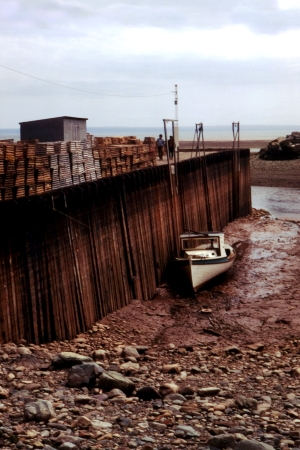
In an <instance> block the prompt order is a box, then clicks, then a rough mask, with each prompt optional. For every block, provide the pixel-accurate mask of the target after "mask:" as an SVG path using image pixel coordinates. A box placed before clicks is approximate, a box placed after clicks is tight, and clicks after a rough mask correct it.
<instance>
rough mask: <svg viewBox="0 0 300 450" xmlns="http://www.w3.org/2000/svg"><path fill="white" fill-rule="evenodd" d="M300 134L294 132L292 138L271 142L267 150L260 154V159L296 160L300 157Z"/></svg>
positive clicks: (280, 138)
mask: <svg viewBox="0 0 300 450" xmlns="http://www.w3.org/2000/svg"><path fill="white" fill-rule="evenodd" d="M299 136H300V133H299V132H297V131H294V132H292V134H291V135H290V136H286V137H279V138H277V139H274V140H273V141H271V142H270V143H269V144H268V146H267V147H266V148H262V149H261V150H260V152H259V158H260V159H270V160H285V159H295V158H299V156H300V146H299Z"/></svg>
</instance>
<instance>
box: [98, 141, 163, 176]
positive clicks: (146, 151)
mask: <svg viewBox="0 0 300 450" xmlns="http://www.w3.org/2000/svg"><path fill="white" fill-rule="evenodd" d="M155 152H156V141H155V138H154V137H147V138H145V139H144V142H142V141H141V140H140V139H137V138H136V137H135V136H124V137H95V138H94V146H93V156H94V159H95V160H97V161H99V163H100V168H101V176H102V177H107V176H115V175H119V174H121V173H124V172H130V171H132V170H138V169H144V168H146V167H151V166H155V165H156V153H155Z"/></svg>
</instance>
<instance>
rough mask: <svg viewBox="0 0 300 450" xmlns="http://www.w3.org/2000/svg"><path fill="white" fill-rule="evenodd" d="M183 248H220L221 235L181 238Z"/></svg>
mask: <svg viewBox="0 0 300 450" xmlns="http://www.w3.org/2000/svg"><path fill="white" fill-rule="evenodd" d="M181 248H182V250H196V249H198V250H212V249H219V248H220V244H219V237H218V236H214V237H207V236H206V237H203V238H202V237H195V238H193V237H190V238H184V239H182V240H181Z"/></svg>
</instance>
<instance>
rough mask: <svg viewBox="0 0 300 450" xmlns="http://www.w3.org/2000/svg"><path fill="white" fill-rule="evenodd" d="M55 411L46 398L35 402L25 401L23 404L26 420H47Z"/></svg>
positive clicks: (53, 415)
mask: <svg viewBox="0 0 300 450" xmlns="http://www.w3.org/2000/svg"><path fill="white" fill-rule="evenodd" d="M55 416H56V414H55V411H54V408H53V406H52V403H51V402H49V401H48V400H38V401H36V402H29V403H26V404H25V406H24V419H25V421H27V422H30V421H33V420H34V421H36V422H48V420H50V419H52V418H53V417H55Z"/></svg>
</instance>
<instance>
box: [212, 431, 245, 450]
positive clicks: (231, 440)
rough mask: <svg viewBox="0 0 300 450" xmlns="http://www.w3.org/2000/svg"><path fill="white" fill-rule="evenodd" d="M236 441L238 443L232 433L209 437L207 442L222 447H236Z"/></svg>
mask: <svg viewBox="0 0 300 450" xmlns="http://www.w3.org/2000/svg"><path fill="white" fill-rule="evenodd" d="M235 443H236V441H235V437H234V436H233V435H232V434H219V435H218V436H213V437H211V438H209V439H208V441H207V444H208V445H209V446H212V447H216V448H220V449H223V448H227V447H234V445H235ZM235 448H236V447H235ZM249 450H250V449H249ZM253 450H254V449H253Z"/></svg>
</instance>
